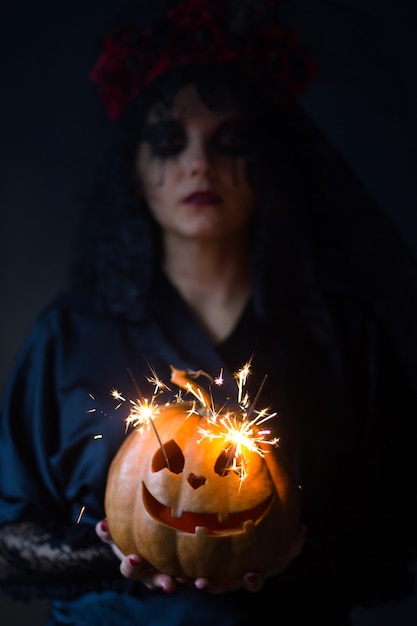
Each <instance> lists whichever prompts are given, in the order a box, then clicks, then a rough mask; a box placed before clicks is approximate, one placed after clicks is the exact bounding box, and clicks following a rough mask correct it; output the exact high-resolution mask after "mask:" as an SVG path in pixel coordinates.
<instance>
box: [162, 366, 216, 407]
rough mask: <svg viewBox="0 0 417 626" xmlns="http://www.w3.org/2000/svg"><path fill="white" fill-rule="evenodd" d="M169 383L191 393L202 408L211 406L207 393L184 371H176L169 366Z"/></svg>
mask: <svg viewBox="0 0 417 626" xmlns="http://www.w3.org/2000/svg"><path fill="white" fill-rule="evenodd" d="M171 382H173V383H175V384H176V385H178V387H181V388H182V389H185V391H189V392H190V393H192V394H193V395H194V396H195V397H196V398H197V400H199V401H200V402H201V404H202V406H203V407H205V408H208V407H210V405H211V398H210V396H209V394H208V393H207V391H206V390H205V389H203V387H201V385H199V384H198V383H196V382H195V380H193V379H192V378H190V376H189V374H188V373H187V372H186V371H185V370H177V369H176V368H175V367H174V366H173V365H171Z"/></svg>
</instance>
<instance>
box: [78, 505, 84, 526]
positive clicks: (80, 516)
mask: <svg viewBox="0 0 417 626" xmlns="http://www.w3.org/2000/svg"><path fill="white" fill-rule="evenodd" d="M84 511H85V506H82V507H81V510H80V512H79V514H78V517H77V524H79V523H80V521H81V518H82V516H83V515H84Z"/></svg>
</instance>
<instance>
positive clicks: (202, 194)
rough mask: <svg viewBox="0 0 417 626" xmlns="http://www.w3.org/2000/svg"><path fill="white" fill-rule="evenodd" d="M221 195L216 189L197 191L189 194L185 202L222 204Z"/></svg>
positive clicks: (197, 204)
mask: <svg viewBox="0 0 417 626" xmlns="http://www.w3.org/2000/svg"><path fill="white" fill-rule="evenodd" d="M221 200H222V199H221V196H220V195H219V194H218V193H216V192H215V191H196V192H194V193H191V194H190V195H189V196H187V197H186V198H185V200H184V204H194V205H196V206H203V205H204V204H220V202H221Z"/></svg>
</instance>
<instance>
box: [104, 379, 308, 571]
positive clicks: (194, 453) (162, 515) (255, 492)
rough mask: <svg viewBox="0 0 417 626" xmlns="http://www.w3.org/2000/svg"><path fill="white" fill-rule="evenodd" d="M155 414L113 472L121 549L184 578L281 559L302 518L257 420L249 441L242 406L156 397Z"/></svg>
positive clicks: (113, 510) (283, 465)
mask: <svg viewBox="0 0 417 626" xmlns="http://www.w3.org/2000/svg"><path fill="white" fill-rule="evenodd" d="M173 371H174V373H178V370H173ZM184 386H185V385H184ZM188 388H189V387H188ZM198 391H199V393H200V390H198ZM203 404H204V403H203ZM200 413H203V414H200ZM154 423H155V428H151V427H148V428H144V429H141V431H138V430H135V431H133V432H131V433H130V434H129V435H127V437H126V439H125V441H124V442H123V444H122V445H121V447H120V449H119V450H118V452H117V454H116V456H115V458H114V459H113V462H112V464H111V466H110V469H109V473H108V480H107V487H106V494H105V510H106V516H107V521H108V525H109V530H110V533H111V535H112V537H113V540H114V541H115V543H116V545H117V546H118V547H119V548H120V549H121V550H122V552H123V553H125V554H140V555H141V556H142V557H143V558H145V559H146V560H147V561H148V562H149V563H150V564H151V565H152V566H154V567H155V568H156V569H157V570H159V571H162V572H164V573H166V574H169V575H172V576H176V577H186V578H197V577H213V578H218V577H222V578H223V577H230V578H236V577H241V576H242V575H243V574H245V573H246V572H248V571H251V570H260V571H263V570H265V569H266V568H268V567H269V566H271V565H273V564H274V563H276V562H277V561H278V560H279V558H280V557H281V556H283V555H284V554H285V552H286V551H287V549H288V547H289V546H290V544H291V542H292V541H293V540H294V538H295V535H296V532H297V525H298V519H299V497H298V487H297V486H296V485H295V483H294V481H293V478H292V475H291V471H290V468H289V465H288V461H287V459H286V457H285V454H284V452H283V451H282V449H281V448H280V447H274V446H272V447H271V446H267V445H264V444H263V443H262V436H260V437H257V436H256V435H257V434H259V433H260V432H261V430H260V428H258V427H257V426H256V424H254V423H253V422H251V421H249V422H246V424H247V423H249V424H250V432H251V437H250V438H249V439H248V441H249V442H250V441H251V440H252V441H255V440H256V441H257V443H256V445H245V443H244V440H245V439H244V437H243V431H244V427H245V419H244V416H242V414H241V413H239V412H233V411H229V410H220V411H219V412H218V413H213V411H212V410H210V411H207V410H203V411H198V410H196V407H195V403H192V402H178V403H172V404H166V405H160V406H158V408H157V411H156V412H155V419H154ZM242 428H243V430H242ZM232 431H237V432H238V433H239V432H240V433H241V435H242V436H241V437H240V440H241V441H243V443H240V442H238V440H239V438H237V439H236V440H235V441H233V439H232V438H231V436H230V435H231V432H232Z"/></svg>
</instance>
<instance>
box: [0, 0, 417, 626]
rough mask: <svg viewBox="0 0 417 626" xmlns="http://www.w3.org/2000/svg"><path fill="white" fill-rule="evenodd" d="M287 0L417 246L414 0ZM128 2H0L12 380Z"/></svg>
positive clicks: (312, 99)
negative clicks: (107, 38)
mask: <svg viewBox="0 0 417 626" xmlns="http://www.w3.org/2000/svg"><path fill="white" fill-rule="evenodd" d="M158 3H159V4H160V3H161V0H158V1H157V4H158ZM149 4H151V5H152V6H154V5H155V1H154V0H152V2H151V3H146V2H145V3H144V5H145V6H146V7H147V9H149V8H150V7H149ZM284 4H285V5H286V6H287V15H288V17H289V19H290V20H292V21H294V22H295V23H298V24H299V25H300V27H301V32H302V33H303V39H304V40H305V42H306V43H308V44H310V47H311V48H312V49H313V51H314V52H315V54H316V57H317V59H318V62H319V70H318V73H317V75H316V77H315V79H314V80H313V83H312V85H311V89H310V91H309V93H308V95H306V96H304V97H303V100H302V105H303V107H304V108H305V109H306V110H307V112H308V113H309V114H310V115H311V116H312V117H313V118H314V120H315V121H316V123H317V124H318V126H319V127H320V128H321V129H322V131H323V132H324V133H325V134H326V135H327V136H328V137H329V138H330V139H331V141H332V142H333V143H334V145H335V146H336V147H337V148H338V149H339V150H340V152H341V153H342V154H343V155H344V156H345V157H346V159H347V160H348V161H349V162H350V164H351V165H352V167H353V169H354V170H355V171H356V172H357V174H358V176H359V177H360V178H361V179H362V181H363V182H364V183H365V185H366V187H367V188H368V190H369V192H370V194H371V195H372V196H373V197H374V199H375V200H376V201H377V202H378V204H379V205H380V206H381V208H382V209H383V210H384V211H386V212H387V214H388V215H390V216H391V218H392V225H393V226H392V227H393V229H394V230H396V231H398V233H399V235H400V237H401V238H402V239H403V241H404V244H405V245H406V246H407V247H408V248H409V249H410V251H411V253H412V254H413V255H416V256H417V167H416V166H417V157H416V147H417V115H416V112H417V96H416V78H417V73H416V68H417V62H416V59H417V37H416V27H417V9H416V6H417V5H416V0H396V2H395V3H392V2H388V1H378V0H356V1H355V0H345V1H343V2H342V1H328V0H288V1H286V2H284ZM120 5H121V2H117V1H116V0H101V1H99V0H85V2H83V3H81V2H78V3H77V2H56V0H54V1H52V0H46V1H44V2H43V3H42V4H40V3H36V2H33V0H15V2H14V3H13V4H11V3H9V4H8V5H7V6H6V7H4V6H3V8H2V9H0V46H1V55H0V72H1V74H0V77H1V78H0V80H1V82H0V85H1V86H0V89H1V91H0V96H1V100H0V102H1V106H0V159H1V166H0V255H1V256H0V293H1V314H0V348H1V349H0V390H1V389H2V388H3V385H4V381H5V378H6V375H7V371H8V370H9V368H10V365H11V363H12V361H13V359H14V357H15V356H16V353H17V351H18V349H19V347H20V345H21V342H22V340H23V338H24V336H25V334H26V333H27V331H28V329H29V327H30V325H31V323H32V322H33V320H34V318H35V316H36V315H37V314H38V313H39V311H40V310H41V309H42V307H43V306H45V305H46V304H47V303H48V302H49V301H50V299H51V298H52V297H53V295H55V294H56V293H57V292H58V291H59V289H60V287H61V286H62V284H63V280H64V276H65V271H66V266H67V262H68V257H69V251H70V248H71V243H72V237H73V235H74V231H75V227H76V225H77V220H78V217H79V214H80V201H79V198H80V194H81V193H82V192H83V191H84V190H85V188H86V186H87V185H88V182H89V181H90V180H91V178H92V176H93V174H94V168H95V166H96V163H97V161H98V160H99V158H100V155H101V152H102V150H103V145H104V141H105V139H104V137H105V134H104V129H103V128H102V126H101V122H100V117H99V116H97V103H96V94H95V91H94V89H93V87H92V86H91V85H90V83H89V81H88V77H87V74H88V71H89V69H90V67H91V65H92V63H93V62H94V59H95V55H96V46H97V41H98V38H99V36H100V34H101V33H102V32H103V31H104V30H105V28H106V26H107V24H108V23H111V18H112V16H113V15H114V13H115V11H116V10H117V9H118V8H119V7H120ZM45 608H46V605H45V604H44V603H43V602H41V603H35V604H33V605H30V606H29V607H27V606H24V605H23V606H22V605H20V604H17V603H14V602H11V601H9V600H8V599H6V598H5V597H4V596H1V595H0V615H1V617H0V623H1V625H2V626H37V625H38V624H42V619H41V618H42V615H43V614H44V611H45ZM355 623H357V624H358V625H360V626H362V624H366V625H368V624H372V625H378V626H403V625H404V626H415V624H416V623H417V602H416V600H415V599H414V598H413V599H410V600H409V601H408V602H406V603H405V604H400V605H398V606H397V605H386V606H384V607H382V608H381V609H378V610H365V609H364V610H359V611H357V612H356V613H355Z"/></svg>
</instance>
